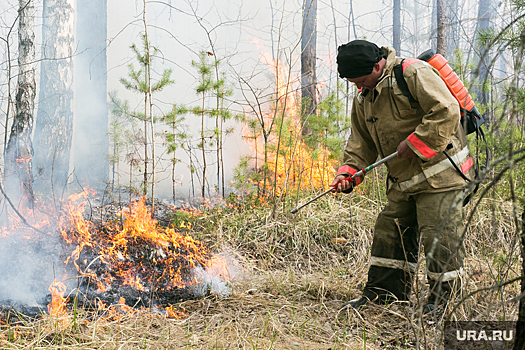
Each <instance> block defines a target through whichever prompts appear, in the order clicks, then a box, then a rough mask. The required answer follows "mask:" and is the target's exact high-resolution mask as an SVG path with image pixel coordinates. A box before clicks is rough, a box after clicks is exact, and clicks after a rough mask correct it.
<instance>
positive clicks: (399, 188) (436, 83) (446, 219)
mask: <svg viewBox="0 0 525 350" xmlns="http://www.w3.org/2000/svg"><path fill="white" fill-rule="evenodd" d="M398 64H403V76H404V78H405V80H406V83H407V85H408V88H409V90H410V92H411V94H412V96H413V97H414V99H415V101H413V102H410V101H409V99H408V98H407V97H406V96H405V95H404V94H403V93H402V91H401V90H400V88H399V87H398V85H397V82H396V79H395V74H394V72H393V68H394V66H396V65H398ZM337 66H338V72H339V75H340V76H341V78H344V79H347V80H348V81H350V82H352V83H355V85H356V86H357V88H358V89H359V90H360V91H359V92H358V93H357V94H356V96H355V98H354V100H353V105H352V112H351V122H352V129H351V131H352V132H351V135H350V137H349V139H348V142H347V145H346V149H345V151H344V159H343V165H342V166H341V167H340V168H339V169H338V172H337V174H338V175H337V176H336V178H335V179H334V181H333V182H332V186H334V188H335V191H337V192H345V193H349V192H351V191H352V189H353V187H354V186H356V185H358V184H359V183H360V182H361V180H362V179H361V178H357V179H355V180H353V181H352V180H349V179H350V178H347V179H345V178H346V177H347V176H349V175H353V174H355V173H356V172H357V171H358V170H359V169H362V168H364V167H366V166H367V165H369V164H371V163H373V162H375V161H376V160H377V158H378V157H380V158H384V157H386V156H388V155H390V154H392V153H393V152H395V151H397V152H398V157H397V158H394V159H392V160H390V161H388V162H387V168H388V177H387V197H388V203H387V205H386V206H385V208H384V209H383V210H382V212H381V213H380V214H379V216H378V218H377V221H376V224H375V227H374V237H373V243H372V249H371V255H372V256H371V266H370V269H369V272H368V281H367V283H366V286H365V288H364V291H363V295H362V297H361V298H360V299H356V300H353V301H351V302H349V303H347V304H345V305H343V307H354V308H360V307H364V306H366V304H367V303H370V302H375V303H388V302H392V301H396V300H400V301H406V300H408V299H409V296H410V290H411V286H412V276H413V275H414V273H415V272H416V271H415V269H416V266H417V261H418V255H419V245H420V243H422V246H423V249H424V252H425V256H426V274H427V279H428V282H429V285H430V291H431V293H430V296H429V298H428V300H427V303H426V304H425V306H424V310H423V311H424V312H425V313H428V312H430V311H433V310H436V309H437V308H438V307H439V308H442V307H443V305H445V304H446V302H447V300H448V298H449V297H450V294H451V292H453V291H454V290H455V289H456V288H457V287H458V285H459V282H460V281H459V276H460V274H461V271H462V265H463V256H464V248H463V246H462V244H461V243H460V238H459V236H460V235H461V233H462V230H463V227H464V226H463V221H462V219H463V217H462V203H461V202H459V203H458V198H459V195H460V194H461V192H462V190H461V188H462V187H463V186H464V185H465V184H466V181H465V180H464V178H463V177H462V176H461V175H460V174H459V173H458V172H457V170H456V169H455V168H454V167H453V165H452V163H451V161H450V160H449V159H447V157H446V155H445V154H444V153H443V151H444V150H446V151H447V153H448V154H449V155H450V156H451V158H452V159H453V160H454V162H455V163H456V165H457V166H458V168H460V169H461V171H462V172H463V173H464V174H465V175H466V176H468V177H471V178H472V177H473V175H474V169H473V167H472V165H473V161H472V158H471V156H470V152H469V149H468V146H467V141H466V136H465V133H464V131H463V128H462V127H461V126H460V109H459V104H458V102H457V101H456V99H455V98H454V97H453V96H452V94H451V93H450V91H449V90H448V88H447V86H446V84H445V82H444V81H443V80H442V79H441V77H440V75H439V72H438V71H437V70H436V69H434V68H433V67H431V66H430V65H429V64H427V63H426V62H423V61H419V60H416V59H409V60H404V61H403V59H402V58H399V57H396V52H395V50H394V49H392V48H388V47H383V48H379V47H378V46H377V45H375V44H373V43H371V42H368V41H365V40H354V41H351V42H349V43H348V44H345V45H342V46H340V47H339V48H338V55H337Z"/></svg>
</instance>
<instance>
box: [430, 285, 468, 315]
mask: <svg viewBox="0 0 525 350" xmlns="http://www.w3.org/2000/svg"><path fill="white" fill-rule="evenodd" d="M460 283H461V282H460V280H459V279H457V280H455V281H447V282H438V281H432V280H429V284H430V295H429V296H428V300H427V303H426V304H425V306H423V314H424V315H426V314H433V315H437V316H438V315H441V314H442V313H443V311H444V310H445V308H446V307H447V305H448V302H449V300H450V298H451V296H452V294H454V292H455V291H458V290H460V287H459V284H460Z"/></svg>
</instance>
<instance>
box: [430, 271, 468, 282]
mask: <svg viewBox="0 0 525 350" xmlns="http://www.w3.org/2000/svg"><path fill="white" fill-rule="evenodd" d="M462 274H463V268H460V269H459V270H453V271H448V272H445V273H439V272H430V271H427V275H428V278H430V279H431V280H433V281H441V282H448V281H452V280H455V279H456V278H458V277H459V276H460V275H462Z"/></svg>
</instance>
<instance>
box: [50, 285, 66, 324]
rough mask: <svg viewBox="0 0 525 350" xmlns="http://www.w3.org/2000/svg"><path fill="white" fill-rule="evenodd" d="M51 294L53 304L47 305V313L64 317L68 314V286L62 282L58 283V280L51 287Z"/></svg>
mask: <svg viewBox="0 0 525 350" xmlns="http://www.w3.org/2000/svg"><path fill="white" fill-rule="evenodd" d="M49 291H50V292H51V302H50V303H49V304H48V305H47V311H48V312H49V314H50V315H51V316H64V315H65V314H67V309H66V303H67V301H68V299H67V298H64V295H65V294H66V286H65V284H64V283H62V282H58V281H57V280H56V279H54V280H53V283H51V285H50V286H49Z"/></svg>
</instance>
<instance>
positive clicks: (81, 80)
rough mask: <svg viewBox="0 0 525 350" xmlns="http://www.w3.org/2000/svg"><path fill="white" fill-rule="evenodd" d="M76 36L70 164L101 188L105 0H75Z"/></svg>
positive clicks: (105, 121) (104, 150) (103, 172)
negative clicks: (73, 114) (76, 54)
mask: <svg viewBox="0 0 525 350" xmlns="http://www.w3.org/2000/svg"><path fill="white" fill-rule="evenodd" d="M76 35H77V47H78V52H79V55H78V56H76V58H75V59H76V61H75V81H76V84H75V85H76V86H77V88H76V94H75V122H74V130H73V146H72V156H73V166H74V169H75V175H76V177H77V178H78V179H79V180H80V182H81V183H87V184H88V185H89V186H90V187H91V188H96V189H100V190H102V189H103V188H104V182H105V181H107V178H108V173H109V163H108V160H107V153H108V149H109V142H108V137H107V134H108V104H107V73H106V72H107V62H106V50H105V49H106V37H107V0H90V1H77V30H76ZM117 176H118V174H117Z"/></svg>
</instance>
